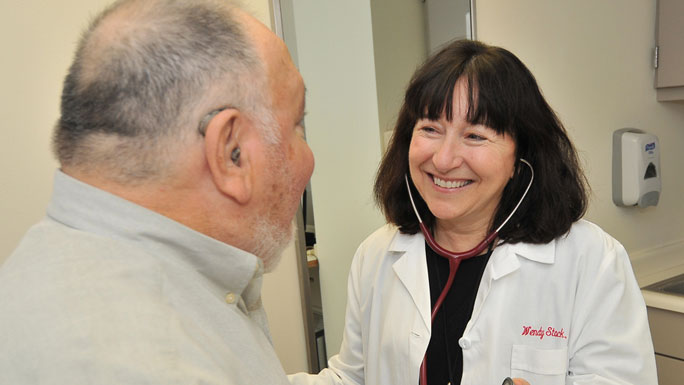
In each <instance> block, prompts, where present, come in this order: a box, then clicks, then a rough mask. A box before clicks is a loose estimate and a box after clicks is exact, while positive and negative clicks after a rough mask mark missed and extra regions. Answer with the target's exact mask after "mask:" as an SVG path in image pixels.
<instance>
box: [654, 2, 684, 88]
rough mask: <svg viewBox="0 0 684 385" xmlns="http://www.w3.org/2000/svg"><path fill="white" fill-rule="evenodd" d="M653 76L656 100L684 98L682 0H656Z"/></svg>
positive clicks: (683, 11)
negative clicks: (654, 70)
mask: <svg viewBox="0 0 684 385" xmlns="http://www.w3.org/2000/svg"><path fill="white" fill-rule="evenodd" d="M656 17H657V20H656V58H655V63H656V79H655V86H656V89H657V95H658V100H659V101H675V100H677V101H684V23H682V19H684V1H682V0H658V10H657V16H656Z"/></svg>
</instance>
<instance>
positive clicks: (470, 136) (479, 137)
mask: <svg viewBox="0 0 684 385" xmlns="http://www.w3.org/2000/svg"><path fill="white" fill-rule="evenodd" d="M468 139H472V140H487V138H485V137H484V136H482V135H478V134H468Z"/></svg>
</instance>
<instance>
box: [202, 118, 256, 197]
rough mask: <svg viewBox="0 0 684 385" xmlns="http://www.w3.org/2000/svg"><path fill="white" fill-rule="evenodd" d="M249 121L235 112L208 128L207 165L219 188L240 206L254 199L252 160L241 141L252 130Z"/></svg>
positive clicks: (206, 139)
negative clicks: (250, 160)
mask: <svg viewBox="0 0 684 385" xmlns="http://www.w3.org/2000/svg"><path fill="white" fill-rule="evenodd" d="M248 125H249V120H248V119H246V118H245V116H244V115H242V114H241V113H240V111H239V110H237V109H234V108H227V109H225V110H223V111H221V112H219V113H218V114H216V115H215V116H214V117H213V118H212V119H211V120H210V121H209V123H208V124H207V128H206V132H205V136H204V145H205V154H206V157H207V163H208V164H209V170H210V171H211V175H212V178H213V180H214V184H215V185H216V188H217V189H218V190H219V191H221V192H222V193H223V194H225V195H226V196H228V197H230V198H231V199H233V200H234V201H236V202H237V203H239V204H246V203H247V202H249V200H250V199H251V197H252V174H251V164H250V162H249V156H248V154H246V152H245V151H243V147H241V138H244V136H245V134H246V133H247V132H248V130H249V127H248Z"/></svg>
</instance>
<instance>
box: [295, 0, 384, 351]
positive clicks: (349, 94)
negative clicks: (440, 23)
mask: <svg viewBox="0 0 684 385" xmlns="http://www.w3.org/2000/svg"><path fill="white" fill-rule="evenodd" d="M293 4H294V20H295V29H296V36H297V50H298V53H299V68H300V71H301V73H302V75H303V76H304V81H305V82H306V84H307V101H306V103H307V105H306V109H307V117H306V133H307V140H308V142H309V144H310V146H311V149H312V150H313V152H314V155H315V157H316V169H315V170H314V173H313V177H312V179H311V188H312V194H313V207H314V213H315V216H316V240H317V242H318V243H317V245H316V248H317V252H318V259H319V263H320V265H319V275H320V283H321V296H322V301H323V320H324V324H325V339H326V344H327V346H326V348H327V352H328V356H330V355H332V354H335V353H337V351H338V350H339V348H340V343H341V341H342V330H343V329H344V313H345V304H346V302H347V289H346V288H347V274H348V272H349V266H350V264H351V259H352V257H353V255H354V252H355V251H356V248H357V247H358V245H359V244H360V243H361V241H362V240H363V239H364V238H366V237H367V236H368V235H369V234H370V233H371V232H372V231H373V230H375V229H376V228H378V227H379V226H380V225H381V224H382V223H383V222H384V221H383V219H382V216H381V215H380V213H379V212H378V210H377V209H376V208H375V206H374V204H373V199H372V191H371V190H372V185H373V179H374V176H375V171H376V168H377V165H378V163H379V160H380V133H379V125H378V103H377V91H376V78H375V66H374V61H373V41H372V39H373V31H372V29H371V7H370V1H346V0H342V1H321V0H296V1H294V2H293Z"/></svg>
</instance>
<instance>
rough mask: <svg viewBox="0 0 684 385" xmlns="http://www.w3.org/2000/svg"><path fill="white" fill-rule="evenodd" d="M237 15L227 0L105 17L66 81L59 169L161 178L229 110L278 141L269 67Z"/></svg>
mask: <svg viewBox="0 0 684 385" xmlns="http://www.w3.org/2000/svg"><path fill="white" fill-rule="evenodd" d="M234 9H235V6H231V5H227V4H226V1H225V0H224V1H220V2H219V1H212V0H153V1H149V0H143V1H140V0H120V1H117V2H116V3H114V4H113V5H112V6H110V7H109V8H107V9H106V10H105V11H104V12H102V13H101V14H100V15H99V16H98V17H97V18H96V19H95V20H94V21H93V22H92V23H91V24H90V27H89V28H88V29H87V30H86V32H85V33H84V34H83V36H82V38H81V41H80V43H79V46H78V49H77V52H76V56H75V59H74V62H73V63H72V65H71V67H70V69H69V72H68V74H67V76H66V79H65V81H64V88H63V93H62V105H61V117H60V119H59V121H58V122H57V125H56V129H55V133H54V137H53V147H54V151H55V153H56V155H57V158H58V159H59V161H60V163H61V164H62V166H63V167H73V168H81V169H85V168H88V169H90V170H95V171H96V172H106V173H107V177H109V178H112V179H114V180H117V181H119V182H123V183H131V182H136V181H142V180H150V179H163V178H164V177H165V176H167V174H168V173H169V172H170V168H171V166H172V165H173V163H174V162H175V161H176V160H177V159H178V158H179V155H178V154H179V151H180V150H181V147H179V146H181V144H182V143H184V142H186V141H187V140H188V139H189V138H193V137H192V136H190V135H197V131H196V130H197V124H198V122H199V120H200V119H201V117H202V116H203V115H204V114H206V113H208V112H209V111H210V110H212V109H215V108H218V107H221V106H225V105H230V106H231V107H235V108H238V109H240V110H243V111H245V112H246V113H248V114H249V116H250V117H251V118H252V119H253V120H255V121H256V123H257V125H258V126H260V128H261V129H262V132H264V134H265V135H264V136H265V137H266V139H267V140H268V141H269V142H272V143H273V142H277V140H278V136H277V130H276V129H275V127H274V125H275V123H274V122H275V120H274V119H273V116H272V114H271V108H270V103H271V101H270V98H269V97H268V96H267V95H266V84H267V82H266V77H265V70H264V66H263V63H262V62H261V60H259V58H258V55H257V54H256V53H255V51H254V49H253V47H252V45H251V44H250V42H249V40H248V38H247V37H246V36H245V34H244V31H243V28H242V26H241V24H240V22H239V21H237V20H236V18H235V15H234V12H233V11H234ZM181 156H182V155H181Z"/></svg>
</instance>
